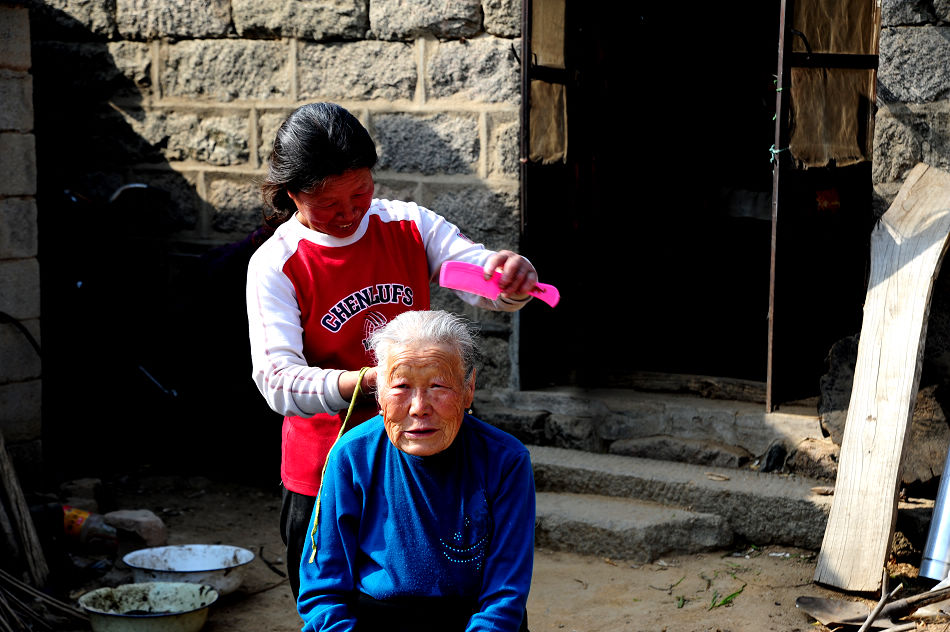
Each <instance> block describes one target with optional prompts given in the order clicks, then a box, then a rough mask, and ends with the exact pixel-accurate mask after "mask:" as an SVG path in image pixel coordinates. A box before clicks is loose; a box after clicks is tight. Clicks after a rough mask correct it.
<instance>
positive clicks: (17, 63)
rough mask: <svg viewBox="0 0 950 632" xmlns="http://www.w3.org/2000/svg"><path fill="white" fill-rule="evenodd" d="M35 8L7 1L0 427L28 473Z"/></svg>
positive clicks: (35, 338) (2, 57)
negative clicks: (31, 19)
mask: <svg viewBox="0 0 950 632" xmlns="http://www.w3.org/2000/svg"><path fill="white" fill-rule="evenodd" d="M30 59H31V58H30V29H29V13H28V11H27V9H26V7H25V6H22V5H20V4H15V3H8V2H0V103H2V104H3V105H2V107H0V173H2V174H3V176H2V177H0V432H2V433H3V437H4V440H5V442H6V446H7V450H8V452H9V453H10V454H11V457H12V458H13V459H14V462H15V463H16V464H17V465H18V469H19V470H20V474H21V476H24V477H27V478H28V477H30V476H31V475H33V474H36V471H35V468H30V467H29V464H36V463H38V462H39V461H38V459H37V458H35V457H36V456H37V455H39V454H40V452H41V446H42V439H41V437H42V425H41V406H40V388H41V368H42V363H41V361H40V354H39V351H38V349H37V348H35V347H34V344H36V345H38V344H39V339H40V320H39V318H40V292H39V288H40V276H39V263H38V261H37V251H38V240H37V208H36V151H35V139H34V136H33V78H32V75H31V74H30V66H31V61H30Z"/></svg>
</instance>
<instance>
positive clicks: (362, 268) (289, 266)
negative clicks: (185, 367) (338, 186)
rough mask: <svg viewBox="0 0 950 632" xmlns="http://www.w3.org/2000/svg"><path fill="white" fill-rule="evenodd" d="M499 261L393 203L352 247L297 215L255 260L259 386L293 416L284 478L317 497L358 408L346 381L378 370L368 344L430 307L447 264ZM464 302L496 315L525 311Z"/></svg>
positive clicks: (425, 215) (435, 218) (376, 204)
mask: <svg viewBox="0 0 950 632" xmlns="http://www.w3.org/2000/svg"><path fill="white" fill-rule="evenodd" d="M491 254H492V251H490V250H487V249H485V248H484V247H483V246H482V245H481V244H476V243H473V242H472V241H471V240H469V239H468V238H467V237H465V236H464V235H463V234H462V233H461V232H460V231H459V229H458V228H457V227H456V226H455V225H453V224H451V223H450V222H448V221H446V220H445V219H444V218H443V217H441V216H439V215H438V214H436V213H434V212H432V211H430V210H428V209H425V208H422V207H420V206H417V205H416V204H414V203H411V202H399V201H390V200H373V203H372V204H371V205H370V208H369V211H367V213H366V215H364V216H363V219H362V221H361V222H360V226H359V228H358V229H357V231H356V232H355V233H354V234H353V235H351V236H350V237H347V238H345V239H339V238H336V237H331V236H330V235H326V234H324V233H320V232H317V231H314V230H311V229H309V228H307V227H305V226H304V225H303V224H301V223H300V222H299V221H298V220H297V219H296V218H295V217H292V218H291V219H289V220H288V221H286V222H285V223H284V224H282V225H281V226H280V227H279V228H278V229H277V231H276V232H275V233H274V235H273V236H272V237H271V238H270V239H268V240H267V241H266V242H265V243H264V244H263V245H262V246H261V247H260V248H259V249H258V250H257V251H256V252H255V253H254V255H253V257H252V258H251V261H250V263H249V265H248V277H247V315H248V324H249V334H250V342H251V360H252V365H253V369H252V370H253V378H254V382H255V383H256V384H257V387H258V389H259V390H260V391H261V394H262V395H263V396H264V398H265V399H266V400H267V402H268V404H270V407H271V408H273V409H274V410H275V411H277V412H278V413H281V414H283V415H284V424H283V439H282V442H281V444H282V448H281V451H282V457H281V480H282V481H283V483H284V486H285V487H287V489H289V490H291V491H294V492H297V493H300V494H306V495H309V496H316V494H317V491H318V490H319V486H320V474H321V470H322V468H323V463H324V461H325V460H326V456H327V453H328V452H329V450H330V448H331V447H332V445H333V442H334V440H335V439H336V436H337V434H338V432H339V429H340V426H341V424H342V423H343V418H344V417H345V414H346V408H347V407H348V406H349V402H348V401H347V400H345V399H344V398H343V397H342V396H341V395H340V391H339V388H338V385H337V382H338V380H339V376H340V374H341V373H342V372H343V371H348V370H356V369H359V368H360V367H363V366H372V365H373V364H374V359H373V358H372V356H371V354H370V353H369V351H368V350H367V349H366V345H365V340H366V339H367V338H368V337H369V335H370V334H371V333H372V332H373V330H375V329H376V328H377V327H380V326H382V325H384V324H386V323H387V322H389V321H390V320H392V319H393V318H395V317H396V316H397V315H399V314H401V313H402V312H405V311H409V310H414V309H429V284H430V283H431V282H433V281H435V280H437V279H438V274H439V270H440V268H441V267H442V264H443V263H444V262H445V261H450V260H457V261H466V262H469V263H475V264H478V265H483V264H484V263H485V261H486V260H487V259H488V257H489V256H490V255H491ZM458 294H459V296H461V297H462V298H463V299H464V300H465V301H466V302H469V303H471V304H472V305H478V306H480V307H484V308H486V309H492V310H501V311H515V310H518V309H520V308H521V307H522V306H523V305H524V304H525V303H524V302H518V301H506V300H504V299H499V300H497V301H490V300H488V299H485V298H482V297H480V296H475V295H472V294H467V293H463V292H459V293H458ZM376 412H377V409H376V407H375V406H372V407H367V408H364V409H363V410H360V411H358V412H357V411H354V415H357V414H358V415H359V418H358V419H357V421H359V422H362V421H364V420H365V419H368V418H369V417H371V416H373V415H375V414H376Z"/></svg>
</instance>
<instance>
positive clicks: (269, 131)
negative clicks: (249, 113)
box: [258, 108, 292, 169]
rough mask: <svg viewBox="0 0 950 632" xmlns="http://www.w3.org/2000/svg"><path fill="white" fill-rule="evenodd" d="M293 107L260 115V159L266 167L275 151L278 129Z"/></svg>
mask: <svg viewBox="0 0 950 632" xmlns="http://www.w3.org/2000/svg"><path fill="white" fill-rule="evenodd" d="M291 111H292V110H291V109H289V108H288V109H284V110H279V111H275V112H263V113H261V114H260V115H259V116H258V138H259V139H260V143H259V147H258V159H259V160H260V164H261V166H262V167H264V168H265V169H266V168H267V161H268V160H269V159H270V154H271V152H272V151H274V139H275V138H276V137H277V130H278V129H279V128H280V126H281V123H283V122H284V121H285V120H286V119H287V117H288V116H290V113H291Z"/></svg>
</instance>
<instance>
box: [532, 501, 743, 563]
mask: <svg viewBox="0 0 950 632" xmlns="http://www.w3.org/2000/svg"><path fill="white" fill-rule="evenodd" d="M732 540H733V538H732V530H731V529H730V528H729V525H728V524H726V521H725V520H724V519H723V518H722V517H721V516H717V515H715V514H708V513H696V512H692V511H687V510H685V509H677V508H673V507H668V506H665V505H660V504H657V503H650V502H645V501H640V500H633V499H629V498H616V497H609V496H593V495H590V494H567V493H553V492H538V494H537V521H536V527H535V543H536V545H537V546H539V547H544V548H549V549H555V550H562V551H571V552H573V553H580V554H582V555H597V556H602V557H612V558H617V559H624V560H630V561H634V562H642V563H646V562H652V561H654V560H657V559H659V558H660V557H662V556H664V555H670V554H673V553H699V552H702V551H708V550H711V549H717V548H722V547H726V546H729V545H730V544H731V543H732Z"/></svg>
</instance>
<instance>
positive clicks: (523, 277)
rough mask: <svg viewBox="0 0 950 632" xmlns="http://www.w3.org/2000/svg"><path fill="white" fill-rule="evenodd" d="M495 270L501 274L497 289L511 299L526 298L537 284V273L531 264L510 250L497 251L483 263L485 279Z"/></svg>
mask: <svg viewBox="0 0 950 632" xmlns="http://www.w3.org/2000/svg"><path fill="white" fill-rule="evenodd" d="M496 270H499V271H500V272H501V279H500V280H499V282H498V287H499V288H501V292H502V294H503V295H504V296H506V297H508V298H512V299H518V300H520V299H524V298H527V296H528V292H530V291H531V290H533V289H535V288H536V287H537V284H538V273H537V271H536V270H535V269H534V266H533V265H531V262H530V261H528V260H527V259H525V258H524V257H522V256H521V255H519V254H518V253H515V252H512V251H510V250H499V251H498V252H496V253H495V254H493V255H492V256H490V257H489V258H488V260H487V261H486V262H485V267H484V271H485V279H486V280H488V279H490V278H491V277H492V274H494V273H495V271H496Z"/></svg>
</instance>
